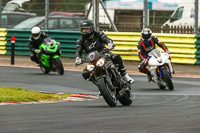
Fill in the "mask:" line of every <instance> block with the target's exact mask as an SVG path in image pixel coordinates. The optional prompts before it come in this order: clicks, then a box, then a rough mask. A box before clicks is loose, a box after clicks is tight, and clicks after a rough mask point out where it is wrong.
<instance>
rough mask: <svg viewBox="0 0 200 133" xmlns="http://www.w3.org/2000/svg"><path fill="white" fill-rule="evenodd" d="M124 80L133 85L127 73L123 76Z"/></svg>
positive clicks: (132, 80)
mask: <svg viewBox="0 0 200 133" xmlns="http://www.w3.org/2000/svg"><path fill="white" fill-rule="evenodd" d="M123 78H124V80H125V81H126V82H128V83H130V84H132V83H134V82H135V80H134V79H133V78H131V77H130V76H129V75H128V74H127V73H126V74H125V75H124V76H123Z"/></svg>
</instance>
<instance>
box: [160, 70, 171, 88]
mask: <svg viewBox="0 0 200 133" xmlns="http://www.w3.org/2000/svg"><path fill="white" fill-rule="evenodd" d="M161 72H162V74H163V79H164V82H165V83H166V85H167V87H168V89H169V90H173V89H174V85H173V82H172V79H171V77H170V75H169V73H168V72H167V69H162V70H161Z"/></svg>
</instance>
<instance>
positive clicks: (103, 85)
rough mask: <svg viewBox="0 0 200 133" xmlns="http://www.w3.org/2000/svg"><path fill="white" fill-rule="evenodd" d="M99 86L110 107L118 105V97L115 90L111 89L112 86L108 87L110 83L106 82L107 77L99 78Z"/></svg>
mask: <svg viewBox="0 0 200 133" xmlns="http://www.w3.org/2000/svg"><path fill="white" fill-rule="evenodd" d="M97 82H98V88H99V91H100V92H101V94H102V96H103V98H104V100H105V101H106V103H107V104H108V105H109V106H110V107H115V106H117V98H116V95H115V94H114V92H112V91H111V90H110V88H109V87H108V84H107V82H106V79H105V78H100V79H98V81H97Z"/></svg>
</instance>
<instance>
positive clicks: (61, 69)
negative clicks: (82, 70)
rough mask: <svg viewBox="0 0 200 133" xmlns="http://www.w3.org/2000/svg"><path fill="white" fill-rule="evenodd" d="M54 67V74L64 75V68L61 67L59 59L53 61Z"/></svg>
mask: <svg viewBox="0 0 200 133" xmlns="http://www.w3.org/2000/svg"><path fill="white" fill-rule="evenodd" d="M55 66H56V72H57V73H58V74H59V75H63V74H64V67H63V64H62V61H61V59H60V58H56V59H55Z"/></svg>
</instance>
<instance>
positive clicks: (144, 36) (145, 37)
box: [142, 34, 151, 39]
mask: <svg viewBox="0 0 200 133" xmlns="http://www.w3.org/2000/svg"><path fill="white" fill-rule="evenodd" d="M142 38H143V39H150V38H151V34H143V35H142Z"/></svg>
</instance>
